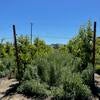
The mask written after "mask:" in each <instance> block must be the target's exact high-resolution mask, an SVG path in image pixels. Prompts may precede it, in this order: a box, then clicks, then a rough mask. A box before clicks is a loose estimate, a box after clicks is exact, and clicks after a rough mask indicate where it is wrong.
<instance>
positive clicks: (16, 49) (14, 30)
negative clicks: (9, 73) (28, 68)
mask: <svg viewBox="0 0 100 100" xmlns="http://www.w3.org/2000/svg"><path fill="white" fill-rule="evenodd" d="M13 35H14V47H15V57H16V64H17V71H18V74H20V70H19V66H20V63H19V56H18V47H17V39H16V29H15V25H13Z"/></svg>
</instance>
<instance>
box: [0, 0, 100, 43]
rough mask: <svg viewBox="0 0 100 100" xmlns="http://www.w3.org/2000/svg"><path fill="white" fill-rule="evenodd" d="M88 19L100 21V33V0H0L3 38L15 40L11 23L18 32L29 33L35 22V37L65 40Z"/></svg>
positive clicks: (99, 34)
mask: <svg viewBox="0 0 100 100" xmlns="http://www.w3.org/2000/svg"><path fill="white" fill-rule="evenodd" d="M88 19H91V21H92V22H93V21H94V20H96V21H97V35H98V36H100V28H99V26H100V0H0V39H1V38H7V39H10V40H12V37H13V35H12V24H15V25H16V29H17V33H18V35H20V34H23V33H24V34H28V35H30V22H33V23H34V26H33V36H34V37H36V36H39V37H40V38H42V39H44V40H45V41H46V42H47V43H66V42H67V41H68V40H69V39H70V38H71V37H73V36H75V35H76V34H77V33H78V30H79V27H80V25H85V24H86V23H87V21H88ZM60 37H61V39H60Z"/></svg>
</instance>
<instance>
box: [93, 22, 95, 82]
mask: <svg viewBox="0 0 100 100" xmlns="http://www.w3.org/2000/svg"><path fill="white" fill-rule="evenodd" d="M95 45H96V22H94V34H93V81H94V82H95V80H94V73H95Z"/></svg>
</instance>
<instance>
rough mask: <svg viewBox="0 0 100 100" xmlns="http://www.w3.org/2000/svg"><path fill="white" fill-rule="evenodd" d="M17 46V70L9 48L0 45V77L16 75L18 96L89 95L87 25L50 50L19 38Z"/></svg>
mask: <svg viewBox="0 0 100 100" xmlns="http://www.w3.org/2000/svg"><path fill="white" fill-rule="evenodd" d="M97 41H99V40H97ZM17 43H18V57H19V66H16V65H15V64H16V62H15V57H14V50H15V49H14V47H13V45H12V44H10V43H5V44H3V43H0V51H1V52H0V77H3V76H6V75H7V74H9V73H12V72H16V74H15V73H14V75H16V79H17V80H19V81H20V85H19V87H18V89H17V91H18V92H19V93H24V94H31V95H39V96H51V97H52V96H53V97H54V98H55V99H57V100H61V99H63V100H66V99H68V100H78V99H80V100H85V99H88V97H89V96H90V95H91V90H90V86H91V83H92V78H93V77H92V74H93V67H92V64H91V61H92V29H91V23H90V21H89V22H88V24H87V26H86V27H81V28H80V30H79V34H78V35H77V36H76V37H75V38H73V39H72V40H70V41H69V43H68V44H67V45H57V44H56V45H55V46H54V48H52V47H51V46H49V45H47V44H46V43H45V42H44V41H43V40H40V39H39V38H36V39H35V40H34V43H33V44H31V42H30V39H29V37H27V36H19V37H18V38H17ZM97 44H99V42H97ZM96 47H97V48H96V59H97V60H96V63H97V64H99V63H98V62H99V58H100V57H99V53H100V52H99V51H100V50H99V46H96ZM18 68H19V69H18ZM18 70H19V73H18Z"/></svg>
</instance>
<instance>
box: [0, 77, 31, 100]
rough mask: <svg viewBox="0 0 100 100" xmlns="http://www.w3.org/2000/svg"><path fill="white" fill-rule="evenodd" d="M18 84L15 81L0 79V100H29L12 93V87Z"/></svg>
mask: <svg viewBox="0 0 100 100" xmlns="http://www.w3.org/2000/svg"><path fill="white" fill-rule="evenodd" d="M16 84H18V82H17V81H16V80H15V79H10V80H8V79H7V78H2V79H0V100H31V99H29V98H27V97H24V96H23V95H21V94H17V93H15V92H14V89H13V88H12V87H13V85H16Z"/></svg>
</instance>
